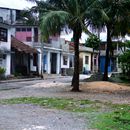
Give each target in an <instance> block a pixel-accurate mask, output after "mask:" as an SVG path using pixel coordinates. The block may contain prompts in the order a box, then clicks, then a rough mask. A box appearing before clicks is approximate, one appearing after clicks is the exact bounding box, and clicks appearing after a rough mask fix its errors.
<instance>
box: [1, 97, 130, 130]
mask: <svg viewBox="0 0 130 130" xmlns="http://www.w3.org/2000/svg"><path fill="white" fill-rule="evenodd" d="M0 104H34V105H40V106H43V107H45V108H54V109H60V110H66V111H71V112H80V113H83V115H84V116H86V118H87V120H89V122H90V123H89V124H92V125H91V126H90V127H92V128H96V129H98V130H130V106H129V105H118V104H111V103H103V102H100V101H90V100H74V99H60V98H35V97H24V98H13V99H5V100H0Z"/></svg>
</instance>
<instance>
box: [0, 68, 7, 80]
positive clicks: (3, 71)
mask: <svg viewBox="0 0 130 130" xmlns="http://www.w3.org/2000/svg"><path fill="white" fill-rule="evenodd" d="M5 71H6V69H5V68H2V67H0V78H3V77H4V74H5Z"/></svg>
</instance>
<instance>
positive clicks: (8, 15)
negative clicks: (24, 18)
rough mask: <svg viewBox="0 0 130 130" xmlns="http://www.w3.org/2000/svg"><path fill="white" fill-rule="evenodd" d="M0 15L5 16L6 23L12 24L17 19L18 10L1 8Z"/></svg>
mask: <svg viewBox="0 0 130 130" xmlns="http://www.w3.org/2000/svg"><path fill="white" fill-rule="evenodd" d="M0 17H2V18H3V20H4V22H5V23H8V24H11V23H13V22H14V21H15V18H16V12H15V10H11V9H6V8H5V9H4V8H0Z"/></svg>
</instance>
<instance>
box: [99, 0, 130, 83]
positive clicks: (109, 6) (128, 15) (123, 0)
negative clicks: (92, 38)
mask: <svg viewBox="0 0 130 130" xmlns="http://www.w3.org/2000/svg"><path fill="white" fill-rule="evenodd" d="M100 2H101V4H100V5H101V8H102V12H103V14H104V16H105V17H107V20H106V21H103V22H104V24H105V26H106V29H107V49H106V58H105V59H106V60H105V69H104V76H103V80H105V81H107V80H108V63H109V59H110V54H109V53H110V48H111V45H112V38H114V37H117V38H118V37H120V36H125V34H126V33H127V32H128V29H129V27H130V0H101V1H100Z"/></svg>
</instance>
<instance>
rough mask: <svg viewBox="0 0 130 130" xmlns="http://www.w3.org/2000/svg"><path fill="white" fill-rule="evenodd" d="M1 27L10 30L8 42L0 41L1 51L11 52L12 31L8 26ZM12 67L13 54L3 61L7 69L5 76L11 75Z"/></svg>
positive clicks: (7, 55)
mask: <svg viewBox="0 0 130 130" xmlns="http://www.w3.org/2000/svg"><path fill="white" fill-rule="evenodd" d="M0 27H3V28H6V29H8V38H7V42H3V41H0V49H1V50H6V51H11V31H10V28H9V27H7V26H6V25H1V24H0ZM10 66H11V54H10V53H8V54H6V57H5V59H4V60H3V67H4V68H6V73H5V75H10Z"/></svg>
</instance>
